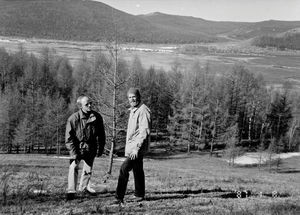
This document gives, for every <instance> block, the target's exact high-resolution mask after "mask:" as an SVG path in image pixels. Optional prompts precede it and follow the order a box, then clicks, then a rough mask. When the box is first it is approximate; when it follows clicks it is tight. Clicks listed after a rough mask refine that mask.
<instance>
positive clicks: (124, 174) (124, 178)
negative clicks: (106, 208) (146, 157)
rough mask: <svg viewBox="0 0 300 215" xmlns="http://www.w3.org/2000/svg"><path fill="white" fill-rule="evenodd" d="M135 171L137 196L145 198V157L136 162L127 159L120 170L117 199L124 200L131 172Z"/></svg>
mask: <svg viewBox="0 0 300 215" xmlns="http://www.w3.org/2000/svg"><path fill="white" fill-rule="evenodd" d="M131 170H132V171H133V176H134V186H135V196H138V197H144V196H145V174H144V169H143V156H141V155H139V157H138V158H137V159H135V160H130V158H126V159H125V161H124V162H123V164H122V166H121V168H120V174H119V179H118V186H117V192H116V198H117V199H123V198H124V196H125V193H126V188H127V183H128V178H129V172H130V171H131Z"/></svg>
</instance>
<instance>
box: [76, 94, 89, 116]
mask: <svg viewBox="0 0 300 215" xmlns="http://www.w3.org/2000/svg"><path fill="white" fill-rule="evenodd" d="M77 106H78V107H79V108H80V109H81V110H82V111H83V112H84V113H89V112H90V111H91V107H92V102H91V99H90V98H89V97H88V96H79V97H78V99H77Z"/></svg>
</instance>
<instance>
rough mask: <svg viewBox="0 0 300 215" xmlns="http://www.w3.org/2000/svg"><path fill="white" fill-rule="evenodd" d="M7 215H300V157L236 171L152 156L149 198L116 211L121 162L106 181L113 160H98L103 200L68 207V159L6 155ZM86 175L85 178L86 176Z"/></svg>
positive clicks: (192, 157)
mask: <svg viewBox="0 0 300 215" xmlns="http://www.w3.org/2000/svg"><path fill="white" fill-rule="evenodd" d="M0 159H1V164H0V173H1V174H0V176H1V184H0V185H1V195H0V197H1V199H0V200H1V201H0V202H1V207H0V214H115V213H116V214H228V215H229V214H244V215H246V214H264V215H265V214H270V215H271V214H282V215H286V214H295V215H296V214H299V213H300V168H299V163H300V157H299V156H298V157H292V158H289V159H286V160H282V162H281V164H280V167H279V169H278V171H275V169H273V170H272V171H269V169H268V167H262V168H260V169H258V167H253V166H252V167H238V166H235V167H231V166H229V165H228V163H227V162H226V160H225V158H223V157H209V155H206V154H196V153H192V154H189V155H187V154H178V155H173V156H163V157H162V156H160V157H158V156H150V157H147V158H146V159H145V160H144V166H145V176H146V198H145V200H144V201H143V202H141V203H135V202H133V201H132V200H131V197H132V196H133V190H134V185H133V176H132V175H130V180H129V186H128V190H127V195H126V196H125V206H124V207H119V206H118V205H112V202H113V200H114V190H115V187H116V183H117V176H118V170H119V166H120V164H121V161H122V158H116V159H115V161H114V167H113V173H112V175H111V176H110V177H109V178H107V177H105V171H106V169H107V167H108V158H107V157H102V158H96V161H95V165H94V174H93V177H92V188H94V189H95V190H96V191H97V196H93V197H90V196H84V195H80V194H79V195H78V197H77V198H76V199H75V200H73V201H66V200H65V190H66V186H67V172H68V164H69V160H68V159H67V157H57V156H45V155H16V154H14V155H8V154H1V157H0ZM80 172H81V171H80Z"/></svg>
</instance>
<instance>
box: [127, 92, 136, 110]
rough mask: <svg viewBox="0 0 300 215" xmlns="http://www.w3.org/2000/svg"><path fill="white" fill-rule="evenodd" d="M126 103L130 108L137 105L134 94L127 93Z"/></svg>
mask: <svg viewBox="0 0 300 215" xmlns="http://www.w3.org/2000/svg"><path fill="white" fill-rule="evenodd" d="M128 101H129V104H130V106H131V107H136V106H138V105H139V101H138V99H137V97H136V95H135V94H132V93H129V94H128Z"/></svg>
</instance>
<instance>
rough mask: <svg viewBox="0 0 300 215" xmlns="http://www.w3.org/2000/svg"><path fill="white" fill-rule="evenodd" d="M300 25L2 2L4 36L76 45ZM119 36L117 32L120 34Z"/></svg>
mask: <svg viewBox="0 0 300 215" xmlns="http://www.w3.org/2000/svg"><path fill="white" fill-rule="evenodd" d="M296 27H300V21H299V22H296V21H295V22H283V21H265V22H258V23H246V22H216V21H208V20H204V19H200V18H195V17H188V16H177V15H168V14H162V13H152V14H148V15H139V16H134V15H131V14H128V13H125V12H122V11H120V10H117V9H114V8H112V7H110V6H109V5H106V4H103V3H101V2H96V1H91V0H0V35H1V36H17V37H27V38H33V37H35V38H44V39H60V40H77V41H104V40H107V39H111V38H114V37H115V36H116V35H117V36H118V39H119V40H120V41H121V42H144V43H197V42H216V41H224V40H227V39H230V38H234V39H248V38H253V37H256V36H260V35H264V34H269V33H281V32H284V31H287V30H290V29H293V28H296ZM116 32H117V33H116Z"/></svg>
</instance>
